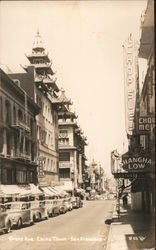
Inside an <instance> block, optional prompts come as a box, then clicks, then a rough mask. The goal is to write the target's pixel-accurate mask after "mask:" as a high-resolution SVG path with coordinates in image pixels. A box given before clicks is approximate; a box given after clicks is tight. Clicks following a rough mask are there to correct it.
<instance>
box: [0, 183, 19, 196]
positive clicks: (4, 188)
mask: <svg viewBox="0 0 156 250" xmlns="http://www.w3.org/2000/svg"><path fill="white" fill-rule="evenodd" d="M20 192H21V190H20V189H19V188H18V186H17V185H0V196H1V197H12V196H17V195H19V194H20Z"/></svg>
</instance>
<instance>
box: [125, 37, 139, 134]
mask: <svg viewBox="0 0 156 250" xmlns="http://www.w3.org/2000/svg"><path fill="white" fill-rule="evenodd" d="M137 65H138V43H137V42H136V41H134V40H133V39H132V35H130V36H129V37H128V39H127V40H126V41H125V43H124V72H125V76H124V85H125V111H126V114H125V115H126V132H127V134H129V135H132V131H133V130H134V115H135V104H136V84H137V77H138V71H137Z"/></svg>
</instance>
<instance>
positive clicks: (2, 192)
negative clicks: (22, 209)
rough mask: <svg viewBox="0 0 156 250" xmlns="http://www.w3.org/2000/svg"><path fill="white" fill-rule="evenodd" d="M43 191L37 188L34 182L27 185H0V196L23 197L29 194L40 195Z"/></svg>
mask: <svg viewBox="0 0 156 250" xmlns="http://www.w3.org/2000/svg"><path fill="white" fill-rule="evenodd" d="M42 194H43V192H42V191H40V190H39V188H38V187H37V186H35V185H34V184H27V185H0V196H1V197H13V196H16V197H24V196H31V195H42Z"/></svg>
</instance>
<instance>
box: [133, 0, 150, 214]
mask: <svg viewBox="0 0 156 250" xmlns="http://www.w3.org/2000/svg"><path fill="white" fill-rule="evenodd" d="M139 57H140V58H143V59H145V60H146V62H147V71H146V75H145V78H144V80H143V85H142V89H141V91H140V92H141V94H140V102H139V114H138V120H137V124H136V126H137V134H138V135H139V139H140V145H141V148H142V150H143V151H144V152H145V154H144V156H145V157H148V158H149V165H148V169H147V167H146V168H145V180H146V181H145V185H144V188H143V191H144V192H143V193H142V208H143V209H144V210H145V211H147V212H152V211H154V197H155V192H154V189H155V141H154V139H155V77H154V74H155V73H154V67H155V63H154V1H153V0H149V1H148V4H147V9H146V12H145V13H144V15H143V16H142V20H141V39H140V48H139ZM140 70H141V69H140Z"/></svg>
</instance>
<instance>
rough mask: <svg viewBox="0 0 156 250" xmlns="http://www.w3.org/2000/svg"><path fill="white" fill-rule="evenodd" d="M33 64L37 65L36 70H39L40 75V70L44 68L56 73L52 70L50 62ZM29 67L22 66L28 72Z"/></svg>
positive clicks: (52, 73)
mask: <svg viewBox="0 0 156 250" xmlns="http://www.w3.org/2000/svg"><path fill="white" fill-rule="evenodd" d="M31 65H32V66H34V67H35V69H36V72H37V74H38V75H39V71H40V70H42V69H43V70H45V71H46V73H47V74H49V75H54V72H53V71H52V69H51V67H50V65H49V64H48V65H47V64H44V63H39V64H31ZM28 67H29V66H22V68H23V69H24V70H25V71H26V72H28ZM40 75H42V74H40Z"/></svg>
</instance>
